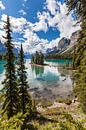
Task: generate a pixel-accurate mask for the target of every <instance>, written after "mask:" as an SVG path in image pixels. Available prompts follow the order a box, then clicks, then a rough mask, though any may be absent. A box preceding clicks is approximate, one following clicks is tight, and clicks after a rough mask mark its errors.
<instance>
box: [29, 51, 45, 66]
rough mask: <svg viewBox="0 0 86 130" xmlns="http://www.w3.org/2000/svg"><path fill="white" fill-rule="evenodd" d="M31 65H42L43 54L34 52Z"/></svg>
mask: <svg viewBox="0 0 86 130" xmlns="http://www.w3.org/2000/svg"><path fill="white" fill-rule="evenodd" d="M31 64H37V65H44V55H43V53H42V52H38V51H36V53H35V54H34V55H32V58H31Z"/></svg>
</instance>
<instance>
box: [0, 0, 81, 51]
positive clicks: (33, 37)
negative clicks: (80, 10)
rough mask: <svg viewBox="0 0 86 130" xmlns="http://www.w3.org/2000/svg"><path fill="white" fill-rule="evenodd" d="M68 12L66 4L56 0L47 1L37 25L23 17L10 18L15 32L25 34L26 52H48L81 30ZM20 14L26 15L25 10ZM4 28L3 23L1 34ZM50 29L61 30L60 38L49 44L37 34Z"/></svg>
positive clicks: (39, 15)
mask: <svg viewBox="0 0 86 130" xmlns="http://www.w3.org/2000/svg"><path fill="white" fill-rule="evenodd" d="M25 1H27V0H25ZM67 10H68V9H67V6H66V4H65V3H63V4H62V3H61V2H58V1H56V0H46V3H45V8H44V10H43V12H38V13H37V18H38V22H36V23H31V22H29V21H27V20H26V19H25V18H23V17H20V18H14V17H12V16H10V19H11V24H12V30H13V32H15V33H16V32H17V33H22V34H23V37H22V38H23V39H24V42H23V46H24V51H25V52H28V51H29V52H30V53H34V52H35V51H36V50H39V51H40V50H41V51H43V52H46V50H47V48H53V47H55V46H58V41H59V40H60V39H61V38H62V37H67V38H70V36H71V34H72V33H73V32H75V31H77V30H79V29H80V26H79V25H77V26H74V25H75V24H76V21H74V20H73V17H72V12H71V14H69V15H66V14H67ZM20 13H24V12H23V10H20ZM3 20H4V21H5V20H6V15H2V21H3ZM2 26H3V22H0V28H1V30H0V33H1V34H3V31H2ZM49 27H52V28H55V29H57V30H59V31H60V38H58V37H57V39H55V40H52V41H50V42H49V41H48V40H47V39H42V38H40V37H39V36H38V35H37V33H36V32H38V31H44V32H45V33H46V32H47V31H48V29H49ZM52 33H53V32H52ZM1 34H0V39H1ZM20 42H21V41H20ZM20 42H16V41H15V44H16V46H18V47H19V45H20Z"/></svg>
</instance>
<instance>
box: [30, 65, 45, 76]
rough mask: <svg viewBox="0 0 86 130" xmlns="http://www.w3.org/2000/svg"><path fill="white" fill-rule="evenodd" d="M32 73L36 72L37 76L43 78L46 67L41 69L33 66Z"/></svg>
mask: <svg viewBox="0 0 86 130" xmlns="http://www.w3.org/2000/svg"><path fill="white" fill-rule="evenodd" d="M31 68H32V71H34V72H35V74H36V76H38V75H39V76H42V74H43V73H44V66H42V67H40V66H36V65H31Z"/></svg>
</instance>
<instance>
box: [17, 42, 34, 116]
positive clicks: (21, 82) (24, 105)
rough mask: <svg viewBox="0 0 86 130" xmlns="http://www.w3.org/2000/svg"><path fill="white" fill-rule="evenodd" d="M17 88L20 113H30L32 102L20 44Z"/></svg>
mask: <svg viewBox="0 0 86 130" xmlns="http://www.w3.org/2000/svg"><path fill="white" fill-rule="evenodd" d="M18 86H19V90H20V91H19V94H20V104H21V111H22V113H23V114H25V113H27V112H28V113H31V111H32V100H31V96H30V95H29V94H28V88H29V85H28V82H27V75H26V71H25V60H24V52H23V48H22V44H21V50H20V53H19V59H18Z"/></svg>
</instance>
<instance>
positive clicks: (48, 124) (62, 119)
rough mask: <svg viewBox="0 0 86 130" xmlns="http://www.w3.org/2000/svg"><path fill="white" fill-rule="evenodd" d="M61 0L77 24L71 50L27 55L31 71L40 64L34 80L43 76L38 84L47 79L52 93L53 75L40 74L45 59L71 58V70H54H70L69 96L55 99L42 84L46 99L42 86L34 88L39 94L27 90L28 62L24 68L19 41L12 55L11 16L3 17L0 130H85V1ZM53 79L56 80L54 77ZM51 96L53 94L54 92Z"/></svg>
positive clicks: (22, 47) (37, 52)
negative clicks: (72, 14) (77, 27)
mask: <svg viewBox="0 0 86 130" xmlns="http://www.w3.org/2000/svg"><path fill="white" fill-rule="evenodd" d="M65 3H66V5H67V8H68V11H67V15H68V14H69V13H71V12H74V15H75V17H74V18H75V19H76V20H77V23H76V24H77V25H78V24H79V25H80V30H79V36H78V39H77V44H76V47H75V48H73V50H72V52H73V53H72V54H70V53H68V55H65V54H62V55H60V54H57V53H55V54H49V55H45V53H42V51H35V53H34V54H32V56H31V67H32V68H34V69H33V71H34V73H35V72H36V71H37V69H36V68H37V67H39V66H38V65H41V69H42V72H41V73H40V69H39V68H38V70H39V73H36V74H38V75H37V81H38V80H41V78H43V79H42V83H43V82H45V81H46V80H47V82H48V84H49V85H51V84H50V83H51V82H50V81H52V88H53V92H55V90H54V89H55V87H56V86H55V87H54V86H53V80H52V79H53V76H52V77H50V78H51V79H50V80H49V78H48V77H47V78H48V79H47V78H46V77H45V75H47V74H46V73H45V75H43V74H44V72H45V70H44V66H45V61H47V59H48V60H49V58H51V59H53V58H55V59H58V58H59V59H60V60H62V59H68V58H69V60H72V69H71V70H70V68H68V67H67V68H64V67H63V68H61V66H60V67H58V68H59V70H58V71H60V72H61V76H62V77H63V78H64V73H63V72H64V71H63V70H64V69H66V73H67V70H70V72H72V75H71V77H72V79H73V83H72V88H73V92H72V94H70V95H71V96H70V95H69V96H68V97H66V98H64V95H61V96H59V97H57V98H51V90H50V89H49V91H48V89H47V88H46V86H43V87H45V88H44V90H45V91H44V95H43V96H45V95H46V93H47V91H48V95H49V96H50V97H49V98H48V95H47V96H46V97H45V98H43V97H42V89H43V88H41V90H40V91H38V89H37V88H36V86H34V87H35V89H36V91H37V92H38V93H37V94H40V95H41V96H38V95H37V94H36V96H34V93H31V89H33V88H30V87H31V86H30V84H29V83H32V82H30V78H29V79H28V71H27V69H31V68H30V67H29V65H28V68H26V57H25V52H24V45H23V42H22V43H21V44H20V49H19V50H18V55H16V54H15V52H14V48H15V46H14V39H15V37H14V35H13V33H14V32H13V28H12V26H13V25H12V23H11V17H10V16H6V20H5V21H4V25H3V30H4V35H3V39H4V46H5V48H6V52H5V53H4V55H3V56H1V57H2V59H3V60H4V61H5V65H4V68H5V71H4V75H5V78H4V80H3V82H2V83H1V84H2V89H1V90H0V130H86V0H65ZM40 15H41V14H39V15H38V17H40ZM52 16H53V14H52ZM43 18H44V17H43ZM40 19H42V18H40ZM77 25H75V26H77ZM28 27H29V25H28ZM30 31H31V30H30ZM65 31H66V30H65ZM30 33H31V32H30ZM26 35H27V34H26ZM28 36H29V35H28ZM36 38H37V37H36ZM36 44H37V43H36ZM45 57H46V58H45ZM66 57H67V58H66ZM55 59H54V60H55ZM28 64H29V63H28ZM47 67H52V64H50V65H48V64H47V66H46V70H47ZM53 67H55V66H53ZM49 69H50V68H49ZM56 69H57V67H56V68H55V71H53V75H54V73H55V76H54V80H55V78H56ZM60 69H61V70H60ZM39 75H40V78H39ZM48 75H49V76H51V72H50V73H48ZM48 75H47V76H48ZM29 76H31V74H29ZM32 76H34V75H32ZM42 76H43V77H42ZM68 76H69V75H68ZM45 79H46V80H45ZM35 80H36V79H35ZM60 80H61V79H60ZM66 80H67V76H66V77H65V78H64V79H62V81H61V82H62V83H63V86H65V81H66ZM49 82H50V83H49ZM55 82H57V79H56V80H55ZM59 83H60V82H59ZM39 84H40V82H38V84H37V85H38V87H39ZM35 85H36V84H35ZM43 85H44V84H43ZM41 86H42V85H41ZM48 87H50V86H48ZM60 87H62V86H60ZM60 87H59V86H58V91H60V90H59V88H60ZM62 89H63V88H62ZM67 89H68V88H67ZM56 92H57V91H56ZM56 92H55V93H56ZM64 92H65V91H64ZM62 94H63V93H62ZM58 95H59V94H58ZM37 96H38V98H37ZM62 96H63V97H62ZM53 97H55V94H54V93H53ZM53 99H54V100H53Z"/></svg>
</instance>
